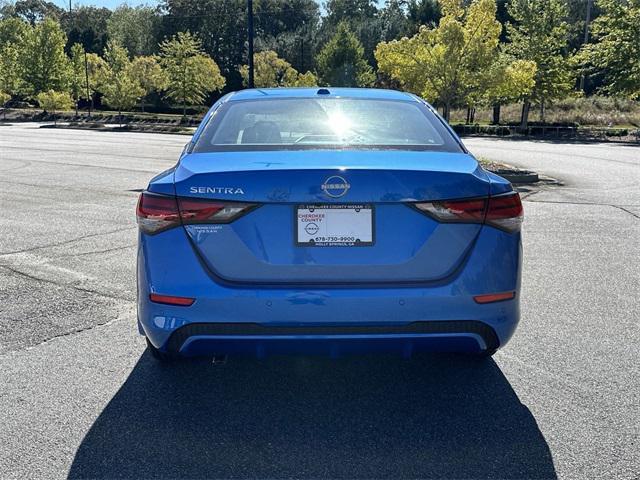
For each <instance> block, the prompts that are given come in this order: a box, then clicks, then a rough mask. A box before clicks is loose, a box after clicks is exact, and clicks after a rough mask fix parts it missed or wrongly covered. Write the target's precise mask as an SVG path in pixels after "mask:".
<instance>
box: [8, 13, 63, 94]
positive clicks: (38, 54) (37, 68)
mask: <svg viewBox="0 0 640 480" xmlns="http://www.w3.org/2000/svg"><path fill="white" fill-rule="evenodd" d="M66 41H67V37H66V35H65V34H64V32H63V31H62V29H61V28H60V24H59V23H58V22H57V21H55V20H52V19H50V18H47V19H45V20H44V21H42V22H41V23H38V24H37V25H36V26H35V27H34V28H33V29H31V30H30V31H29V33H28V35H27V36H26V38H25V40H24V44H23V46H22V48H21V50H20V51H21V64H22V68H23V71H24V83H25V88H26V93H27V94H28V95H30V96H32V97H35V96H36V95H37V94H38V93H40V92H46V91H49V90H54V91H64V90H66V88H67V86H68V80H69V59H68V58H67V56H66V55H65V53H64V46H65V43H66Z"/></svg>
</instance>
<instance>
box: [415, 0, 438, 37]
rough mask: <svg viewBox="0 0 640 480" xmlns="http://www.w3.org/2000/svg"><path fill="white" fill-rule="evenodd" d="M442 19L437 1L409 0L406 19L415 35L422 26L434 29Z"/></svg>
mask: <svg viewBox="0 0 640 480" xmlns="http://www.w3.org/2000/svg"><path fill="white" fill-rule="evenodd" d="M441 17H442V11H441V10H440V5H439V4H438V0H409V3H408V19H409V22H410V23H411V24H412V27H413V32H412V33H414V34H415V33H417V32H418V30H420V27H421V26H422V25H425V26H427V27H429V28H435V27H436V26H437V25H438V22H439V21H440V18H441Z"/></svg>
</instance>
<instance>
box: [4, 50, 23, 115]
mask: <svg viewBox="0 0 640 480" xmlns="http://www.w3.org/2000/svg"><path fill="white" fill-rule="evenodd" d="M22 72H23V71H22V64H21V63H20V53H19V50H18V47H17V46H16V45H14V44H12V43H7V44H4V45H1V46H0V91H1V92H4V93H5V94H7V95H9V96H10V97H11V96H14V95H17V94H18V93H19V92H20V90H21V89H22ZM7 101H8V100H7ZM4 103H6V102H4ZM4 103H3V104H4Z"/></svg>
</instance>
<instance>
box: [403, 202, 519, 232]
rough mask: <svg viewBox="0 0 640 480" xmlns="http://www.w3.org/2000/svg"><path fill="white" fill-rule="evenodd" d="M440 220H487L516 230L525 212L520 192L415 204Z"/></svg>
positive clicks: (489, 222) (510, 230)
mask: <svg viewBox="0 0 640 480" xmlns="http://www.w3.org/2000/svg"><path fill="white" fill-rule="evenodd" d="M414 206H415V207H416V208H417V209H418V210H420V211H421V212H424V213H426V214H427V215H429V216H431V217H433V218H435V219H436V220H438V221H439V222H459V223H486V224H488V225H492V226H494V227H497V228H499V229H501V230H505V231H507V232H510V233H513V232H517V231H518V230H520V226H521V225H522V218H523V211H522V202H521V201H520V195H519V194H518V192H509V193H507V194H505V195H498V196H495V197H488V198H474V199H468V200H443V201H437V202H421V203H415V204H414Z"/></svg>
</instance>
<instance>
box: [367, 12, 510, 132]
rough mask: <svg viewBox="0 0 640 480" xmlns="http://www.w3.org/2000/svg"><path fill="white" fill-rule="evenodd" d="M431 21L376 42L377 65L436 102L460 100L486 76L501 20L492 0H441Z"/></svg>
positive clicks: (448, 104) (480, 85) (448, 107)
mask: <svg viewBox="0 0 640 480" xmlns="http://www.w3.org/2000/svg"><path fill="white" fill-rule="evenodd" d="M440 5H441V8H442V15H443V16H442V18H441V19H440V22H439V24H438V26H437V27H434V28H430V27H427V26H422V27H420V30H419V31H418V33H417V34H416V35H414V36H413V37H411V38H407V37H404V38H402V39H400V40H394V41H391V42H382V43H380V44H378V47H377V48H376V51H375V56H376V60H377V62H378V68H379V69H380V71H382V72H383V73H386V74H387V75H389V76H391V77H392V78H395V79H396V80H398V81H400V83H401V84H402V85H403V86H404V88H406V89H407V90H410V91H412V92H415V93H417V94H419V95H421V96H423V97H425V98H426V99H427V100H429V101H431V102H433V103H435V104H436V105H438V106H440V107H442V109H443V116H444V117H445V119H446V120H449V115H450V111H451V108H452V107H453V106H456V105H466V104H468V101H469V96H470V95H471V94H472V93H473V92H476V91H478V90H480V89H482V88H483V86H484V85H485V84H486V83H487V82H488V81H490V79H491V77H490V74H489V71H490V70H491V68H490V67H491V65H492V64H493V62H494V61H495V59H496V57H497V53H498V42H499V37H500V31H501V25H500V22H498V21H497V20H496V2H495V0H473V1H472V2H471V4H470V5H469V6H468V7H465V6H464V5H465V3H464V2H463V1H462V0H441V1H440Z"/></svg>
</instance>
